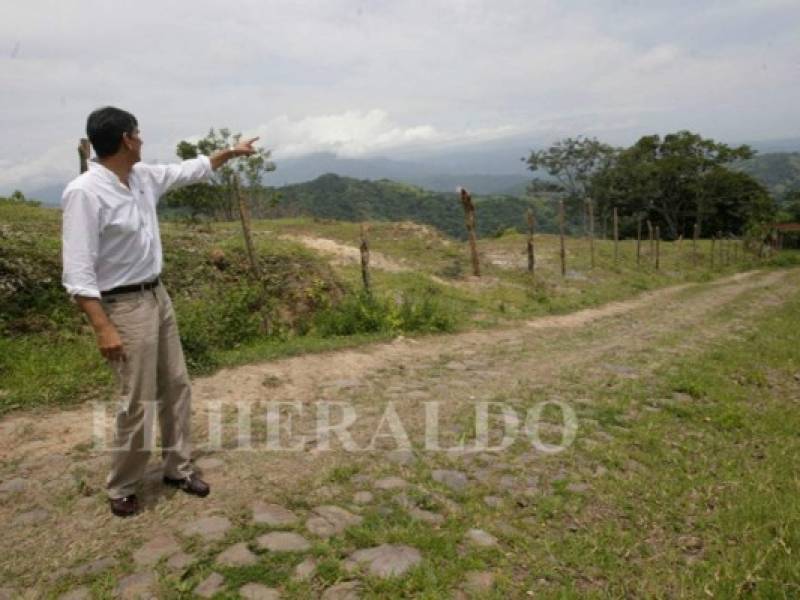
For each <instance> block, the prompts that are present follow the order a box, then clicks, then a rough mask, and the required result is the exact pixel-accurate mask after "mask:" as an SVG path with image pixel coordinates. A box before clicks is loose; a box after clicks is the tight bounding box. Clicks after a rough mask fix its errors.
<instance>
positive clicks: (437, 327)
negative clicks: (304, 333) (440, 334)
mask: <svg viewBox="0 0 800 600" xmlns="http://www.w3.org/2000/svg"><path fill="white" fill-rule="evenodd" d="M454 327H455V321H454V319H453V316H452V311H448V310H446V309H445V308H444V307H443V306H442V305H441V303H440V302H439V301H438V299H437V298H435V297H434V295H433V294H432V293H431V292H424V293H422V294H421V295H420V296H418V297H416V298H415V297H414V296H411V295H410V294H404V295H403V296H402V297H401V298H400V300H399V301H398V302H395V301H393V300H392V299H389V298H385V297H381V296H377V295H373V294H368V293H366V292H365V291H363V290H362V291H360V292H358V293H357V294H351V295H348V296H345V298H344V299H343V300H342V301H341V302H339V303H338V304H336V305H335V306H333V307H331V308H328V309H326V310H324V311H321V312H319V313H318V314H317V315H316V317H315V318H314V329H315V330H316V331H317V332H318V333H319V334H320V335H322V336H323V337H330V336H336V335H355V334H359V333H379V332H387V333H395V332H433V331H452V330H453V329H454Z"/></svg>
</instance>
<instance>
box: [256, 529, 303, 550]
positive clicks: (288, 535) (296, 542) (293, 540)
mask: <svg viewBox="0 0 800 600" xmlns="http://www.w3.org/2000/svg"><path fill="white" fill-rule="evenodd" d="M256 543H257V544H258V547H259V548H264V549H265V550H271V551H272V552H304V551H306V550H309V549H311V544H310V543H309V541H308V540H307V539H306V538H304V537H303V536H302V535H300V534H299V533H294V532H293V531H272V532H270V533H266V534H264V535H262V536H261V537H259V538H258V539H257V540H256Z"/></svg>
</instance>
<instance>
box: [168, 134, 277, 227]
mask: <svg viewBox="0 0 800 600" xmlns="http://www.w3.org/2000/svg"><path fill="white" fill-rule="evenodd" d="M241 137H242V134H241V133H236V134H231V132H230V130H228V129H225V128H222V129H216V130H215V129H213V128H212V129H211V130H210V131H209V132H208V134H207V135H206V136H205V137H204V138H203V139H201V140H199V141H198V142H197V143H196V144H193V143H192V142H188V141H186V140H181V141H180V142H179V143H178V145H177V147H176V148H175V154H176V155H177V156H178V158H180V159H181V160H187V159H190V158H196V157H197V156H199V155H201V154H202V155H205V156H210V155H211V154H213V153H214V152H216V151H217V150H222V149H224V148H228V147H230V146H234V145H235V144H236V143H238V142H239V140H240V139H241ZM270 155H271V153H270V151H269V150H264V149H263V148H259V149H258V150H257V151H256V153H255V154H253V155H251V156H244V157H239V158H237V159H235V160H232V161H229V162H228V163H226V164H224V165H223V166H222V167H220V168H219V169H217V170H216V171H215V172H214V174H213V175H212V176H211V181H210V182H209V183H196V184H193V185H189V186H186V187H183V188H179V189H177V190H173V191H171V192H170V193H169V194H167V196H166V197H165V199H164V203H165V206H167V207H170V208H179V209H183V210H188V211H189V213H190V215H191V216H192V217H193V218H196V217H197V216H198V215H200V214H203V215H207V216H212V217H222V218H225V219H227V220H232V219H234V218H235V215H236V205H237V199H236V196H235V185H236V180H235V178H236V177H237V176H238V177H239V178H243V179H244V182H245V184H246V185H247V187H248V188H249V189H250V190H252V191H257V190H260V189H261V187H262V182H263V177H264V175H266V173H268V172H270V171H274V170H275V164H274V163H273V162H272V161H271V160H270Z"/></svg>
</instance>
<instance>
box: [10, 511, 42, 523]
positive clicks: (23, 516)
mask: <svg viewBox="0 0 800 600" xmlns="http://www.w3.org/2000/svg"><path fill="white" fill-rule="evenodd" d="M49 516H50V513H49V512H47V511H46V510H44V509H43V508H34V509H33V510H29V511H26V512H24V513H20V514H18V515H17V516H16V517H14V524H15V525H37V524H39V523H42V522H43V521H46V520H47V519H48V517H49Z"/></svg>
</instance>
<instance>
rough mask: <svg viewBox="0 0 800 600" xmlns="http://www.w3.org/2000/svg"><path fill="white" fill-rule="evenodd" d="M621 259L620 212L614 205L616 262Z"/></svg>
mask: <svg viewBox="0 0 800 600" xmlns="http://www.w3.org/2000/svg"><path fill="white" fill-rule="evenodd" d="M618 260H619V214H618V213H617V207H616V206H615V207H614V264H615V265H616V264H617V262H618Z"/></svg>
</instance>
